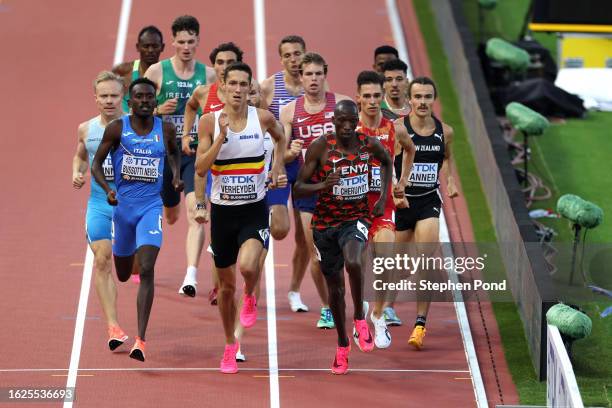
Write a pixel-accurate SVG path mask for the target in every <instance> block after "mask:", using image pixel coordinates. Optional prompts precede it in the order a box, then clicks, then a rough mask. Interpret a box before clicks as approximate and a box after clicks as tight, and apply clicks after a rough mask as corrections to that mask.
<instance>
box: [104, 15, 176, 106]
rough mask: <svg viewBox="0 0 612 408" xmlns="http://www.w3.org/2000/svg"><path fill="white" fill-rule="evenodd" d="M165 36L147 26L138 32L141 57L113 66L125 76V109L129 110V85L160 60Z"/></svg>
mask: <svg viewBox="0 0 612 408" xmlns="http://www.w3.org/2000/svg"><path fill="white" fill-rule="evenodd" d="M164 45H165V44H164V37H163V35H162V33H161V31H159V28H157V27H155V26H152V25H150V26H146V27H144V28H143V29H142V30H140V32H139V33H138V42H137V43H136V52H138V55H140V59H137V60H134V61H129V62H122V63H120V64H118V65H116V66H115V67H113V72H114V73H115V74H117V75H120V76H121V77H123V80H124V82H125V88H124V89H125V95H124V96H123V111H124V112H129V110H130V109H129V107H128V103H127V101H128V99H129V95H128V93H127V90H128V87H129V86H130V84H131V83H132V81H134V80H135V79H138V78H140V77H142V76H144V74H145V72H147V69H149V67H150V66H151V65H153V64H156V63H157V62H158V61H159V56H160V55H161V53H162V52H163V51H164Z"/></svg>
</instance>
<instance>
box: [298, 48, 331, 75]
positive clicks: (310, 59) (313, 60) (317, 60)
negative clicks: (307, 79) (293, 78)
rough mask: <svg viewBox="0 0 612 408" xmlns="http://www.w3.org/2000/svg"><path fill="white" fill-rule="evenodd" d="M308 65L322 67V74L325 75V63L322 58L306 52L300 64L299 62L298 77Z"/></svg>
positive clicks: (314, 53)
mask: <svg viewBox="0 0 612 408" xmlns="http://www.w3.org/2000/svg"><path fill="white" fill-rule="evenodd" d="M308 64H317V65H322V66H323V73H324V74H325V75H327V62H325V60H324V59H323V57H322V56H320V55H319V54H317V53H316V52H307V53H306V54H304V58H302V62H300V75H302V73H303V72H304V66H305V65H308Z"/></svg>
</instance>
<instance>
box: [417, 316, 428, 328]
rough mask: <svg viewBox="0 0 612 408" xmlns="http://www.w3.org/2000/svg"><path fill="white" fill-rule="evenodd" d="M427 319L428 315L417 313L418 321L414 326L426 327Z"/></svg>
mask: <svg viewBox="0 0 612 408" xmlns="http://www.w3.org/2000/svg"><path fill="white" fill-rule="evenodd" d="M426 320H427V316H422V315H417V318H416V323H414V327H417V326H423V327H425V321H426Z"/></svg>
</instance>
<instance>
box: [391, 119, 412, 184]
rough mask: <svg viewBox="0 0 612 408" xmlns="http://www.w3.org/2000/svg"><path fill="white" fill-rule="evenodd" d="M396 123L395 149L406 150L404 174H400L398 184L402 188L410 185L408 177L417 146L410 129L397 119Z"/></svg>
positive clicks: (403, 163) (403, 160)
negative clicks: (410, 134) (409, 131)
mask: <svg viewBox="0 0 612 408" xmlns="http://www.w3.org/2000/svg"><path fill="white" fill-rule="evenodd" d="M394 125H395V145H396V146H395V151H396V152H397V151H398V150H399V149H398V147H401V148H402V149H403V150H404V153H403V155H402V174H401V175H396V176H398V180H397V184H398V185H399V186H401V188H402V190H404V189H405V188H406V186H407V185H408V178H409V177H410V172H411V171H412V164H413V163H414V155H415V153H416V147H415V146H414V143H413V142H412V139H411V138H410V136H408V129H406V126H404V124H403V123H402V122H401V120H399V119H398V120H397V121H395V122H394Z"/></svg>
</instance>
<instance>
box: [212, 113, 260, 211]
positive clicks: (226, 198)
mask: <svg viewBox="0 0 612 408" xmlns="http://www.w3.org/2000/svg"><path fill="white" fill-rule="evenodd" d="M214 115H215V132H214V135H215V136H216V135H218V134H219V132H220V129H219V116H220V115H221V111H217V112H215V113H214ZM210 170H211V174H212V191H211V196H210V201H211V202H212V203H213V204H218V205H227V206H236V205H243V204H249V203H254V202H257V201H260V200H262V199H263V198H264V197H265V195H266V186H265V181H266V165H265V151H264V133H263V132H262V130H261V124H260V123H259V115H258V114H257V108H255V107H252V106H249V107H248V116H247V124H246V126H245V128H244V129H243V130H242V131H240V132H234V131H232V130H231V129H230V128H229V127H228V129H227V136H226V140H225V142H224V143H223V145H222V147H221V150H220V151H219V154H218V155H217V158H216V159H215V161H214V163H213V165H212V166H211V168H210Z"/></svg>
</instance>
